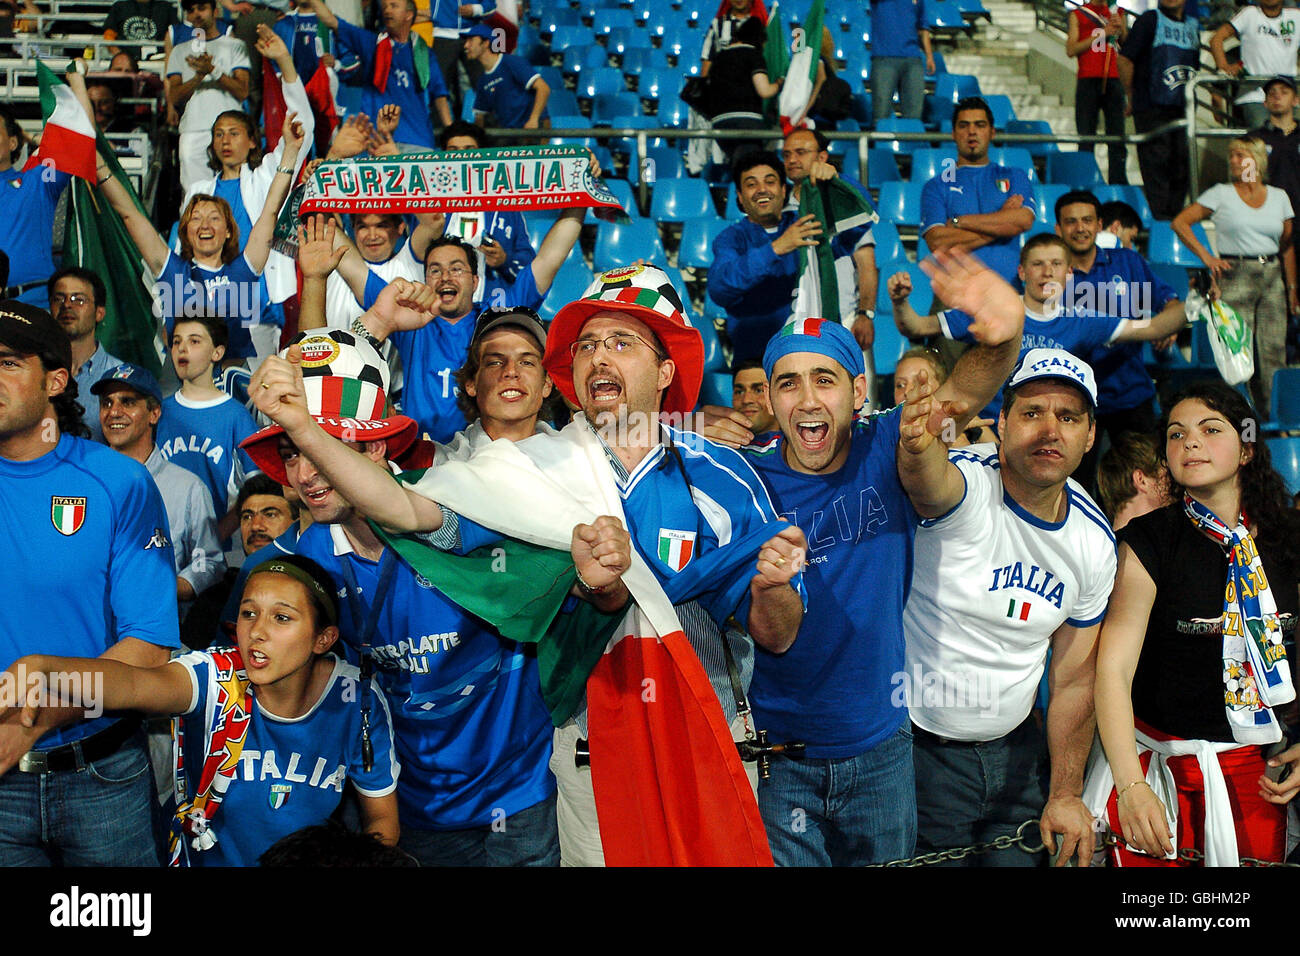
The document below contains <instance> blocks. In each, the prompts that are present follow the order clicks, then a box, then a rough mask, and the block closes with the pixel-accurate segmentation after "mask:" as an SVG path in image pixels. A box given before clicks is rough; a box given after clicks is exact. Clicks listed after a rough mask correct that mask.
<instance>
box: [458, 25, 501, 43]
mask: <svg viewBox="0 0 1300 956" xmlns="http://www.w3.org/2000/svg"><path fill="white" fill-rule="evenodd" d="M460 35H461V36H462V37H482V38H483V39H484V40H491V39H492V37H493V33H492V28H491V27H489V26H488V25H487V24H486V23H476V24H474V25H473V26H472V27H466V28H465V29H464V30H461V31H460Z"/></svg>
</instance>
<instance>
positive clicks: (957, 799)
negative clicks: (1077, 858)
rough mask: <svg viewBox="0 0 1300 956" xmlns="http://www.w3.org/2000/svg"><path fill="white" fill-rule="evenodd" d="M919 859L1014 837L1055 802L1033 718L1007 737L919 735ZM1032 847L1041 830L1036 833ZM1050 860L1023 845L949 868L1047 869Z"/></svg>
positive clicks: (1043, 745)
mask: <svg viewBox="0 0 1300 956" xmlns="http://www.w3.org/2000/svg"><path fill="white" fill-rule="evenodd" d="M914 753H915V760H916V791H917V792H916V816H917V840H916V849H917V852H918V853H930V852H933V851H935V850H950V849H954V848H956V847H962V846H971V845H973V844H975V843H985V842H988V841H990V840H995V839H997V838H998V837H1000V836H1008V835H1013V834H1014V833H1015V832H1016V829H1017V828H1018V827H1019V826H1020V825H1021V824H1022V823H1024V822H1025V821H1026V820H1037V819H1038V818H1039V816H1041V815H1042V812H1043V806H1044V805H1045V804H1046V803H1047V791H1046V788H1045V785H1044V783H1045V779H1046V774H1047V768H1048V760H1047V746H1046V743H1045V741H1044V739H1043V734H1042V732H1041V731H1040V730H1039V729H1038V724H1037V723H1035V722H1034V718H1033V715H1030V716H1029V717H1027V718H1026V719H1025V721H1024V723H1022V724H1021V725H1020V726H1019V727H1017V728H1016V729H1015V730H1013V731H1011V733H1009V734H1007V735H1006V736H1005V737H999V738H998V739H997V740H989V741H983V742H979V743H962V742H940V740H939V739H938V738H936V737H934V736H933V735H932V734H927V733H925V732H924V731H918V732H917V734H916V742H915V752H914ZM1028 836H1029V838H1030V841H1031V842H1035V843H1036V842H1037V841H1038V827H1037V826H1034V827H1031V828H1030V832H1029V834H1028ZM1046 862H1047V857H1046V854H1043V853H1035V854H1030V853H1026V852H1024V851H1023V850H1021V849H1019V848H1017V847H1011V848H1010V849H1007V850H995V851H993V852H991V853H983V854H980V855H978V856H970V857H967V858H966V859H965V860H961V861H957V862H955V863H948V864H942V865H945V866H1016V867H1026V866H1030V867H1032V866H1043V865H1045V864H1046Z"/></svg>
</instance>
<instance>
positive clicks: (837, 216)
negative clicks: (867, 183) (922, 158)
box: [793, 176, 880, 324]
mask: <svg viewBox="0 0 1300 956" xmlns="http://www.w3.org/2000/svg"><path fill="white" fill-rule="evenodd" d="M809 214H811V215H814V216H816V217H817V220H818V221H819V222H820V223H821V224H822V240H821V242H819V243H817V245H815V246H805V247H804V248H803V249H801V250H799V282H798V285H797V286H796V287H795V297H794V307H793V314H794V316H795V317H796V318H803V317H806V316H816V315H824V316H831V317H833V318H835V319H836V320H837V321H843V320H844V318H845V317H846V314H847V318H849V319H850V320H851V319H852V314H853V305H852V303H853V302H855V301H856V296H854V295H853V294H852V291H853V290H852V288H851V287H849V286H846V287H845V288H846V292H847V294H846V295H841V293H840V278H839V277H838V276H837V275H836V262H835V253H834V252H833V251H832V250H831V239H832V238H833V237H834V236H835V235H837V234H838V233H841V232H843V231H845V230H846V229H854V228H857V227H858V226H862V225H865V224H867V223H873V222H876V221H877V220H878V219H879V218H880V217H879V216H877V215H876V212H875V210H874V209H872V208H871V203H870V202H869V201H868V200H867V198H866V197H865V196H864V195H863V194H862V193H860V192H859V191H858V190H857V189H855V188H854V187H853V186H850V185H849V184H848V183H846V182H845V181H844V180H843V179H841V178H839V177H838V176H837V177H836V178H834V179H828V180H826V181H824V182H820V183H816V184H813V183H811V182H810V181H809V180H804V181H803V183H802V185H801V186H800V187H799V216H800V218H802V217H803V216H806V215H809ZM855 274H856V270H855V269H853V268H852V267H851V266H850V268H848V269H846V270H845V275H844V278H845V279H846V280H853V281H855V280H854V275H855ZM850 324H851V323H850Z"/></svg>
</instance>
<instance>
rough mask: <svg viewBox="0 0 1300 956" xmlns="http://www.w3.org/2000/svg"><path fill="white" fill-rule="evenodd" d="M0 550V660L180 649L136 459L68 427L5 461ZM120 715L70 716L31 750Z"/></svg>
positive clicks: (169, 555)
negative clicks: (122, 644)
mask: <svg viewBox="0 0 1300 956" xmlns="http://www.w3.org/2000/svg"><path fill="white" fill-rule="evenodd" d="M0 546H2V547H3V548H4V553H5V554H8V555H10V556H11V560H10V561H9V565H8V567H7V569H6V571H5V585H6V587H5V595H6V596H5V613H4V614H3V615H0V668H4V667H8V666H9V665H10V664H12V663H13V662H14V661H15V660H16V659H17V658H19V657H22V656H23V655H25V654H58V655H61V656H65V657H98V656H100V655H101V654H103V653H104V651H106V650H108V648H110V647H112V646H113V645H114V644H116V643H117V642H118V641H121V640H123V639H124V638H127V637H134V638H137V639H139V640H141V641H146V642H147V643H150V644H156V645H158V646H159V647H166V648H174V647H179V646H180V634H179V628H178V624H177V620H178V618H177V611H176V568H175V564H174V563H173V562H174V556H173V552H172V545H171V534H170V532H169V529H168V525H167V511H166V508H165V507H164V505H163V500H162V495H161V494H160V493H159V491H158V486H157V485H156V484H154V480H153V478H152V477H151V476H150V474H149V472H148V470H147V469H146V468H145V467H144V465H142V464H140V463H139V462H138V461H135V460H134V459H132V458H128V457H127V456H126V455H123V454H121V453H120V452H116V451H114V450H113V449H111V448H109V447H107V446H105V445H100V444H98V443H96V442H91V441H87V440H85V439H81V438H73V437H71V436H69V435H64V436H62V437H61V438H60V439H59V443H58V444H57V445H55V446H54V448H53V449H51V450H50V451H48V452H46V453H45V454H44V455H42V456H41V457H39V458H36V459H34V460H32V461H10V460H9V459H7V458H3V457H0ZM117 716H120V715H117ZM115 719H117V717H116V716H114V717H102V718H99V719H97V720H90V721H80V722H78V723H75V724H70V725H69V726H67V727H64V728H62V729H60V730H55V731H51V732H50V733H48V734H46V735H45V736H44V737H42V738H41V740H40V742H39V744H38V747H39V749H42V750H48V749H52V748H54V747H57V746H60V745H62V744H64V743H67V742H69V741H72V740H80V739H81V738H82V737H87V736H89V735H90V734H93V733H97V732H99V731H100V730H103V729H104V728H105V727H107V726H108V725H109V724H111V723H113V721H114V720H115ZM16 772H17V771H15V773H16Z"/></svg>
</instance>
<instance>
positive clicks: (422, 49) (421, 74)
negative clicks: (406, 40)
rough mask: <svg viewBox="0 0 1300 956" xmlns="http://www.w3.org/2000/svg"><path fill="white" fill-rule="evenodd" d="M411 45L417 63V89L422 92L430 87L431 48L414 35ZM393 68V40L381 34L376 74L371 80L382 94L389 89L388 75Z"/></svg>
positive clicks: (412, 55) (376, 51)
mask: <svg viewBox="0 0 1300 956" xmlns="http://www.w3.org/2000/svg"><path fill="white" fill-rule="evenodd" d="M410 44H411V59H413V60H414V61H415V88H416V89H418V90H422V89H424V88H425V87H426V86H428V85H429V47H428V46H427V45H426V44H425V42H424V40H422V39H420V37H419V36H418V35H416V34H414V33H412V34H411V37H410ZM392 66H393V38H392V37H390V36H389V35H388V34H387V33H381V34H379V43H378V45H377V46H376V47H375V72H374V75H373V76H372V77H371V80H370V81H371V82H372V83H373V84H374V87H375V89H377V90H378V91H379V92H380V93H383V92H385V91H386V90H387V89H388V74H389V72H391V70H392Z"/></svg>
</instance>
